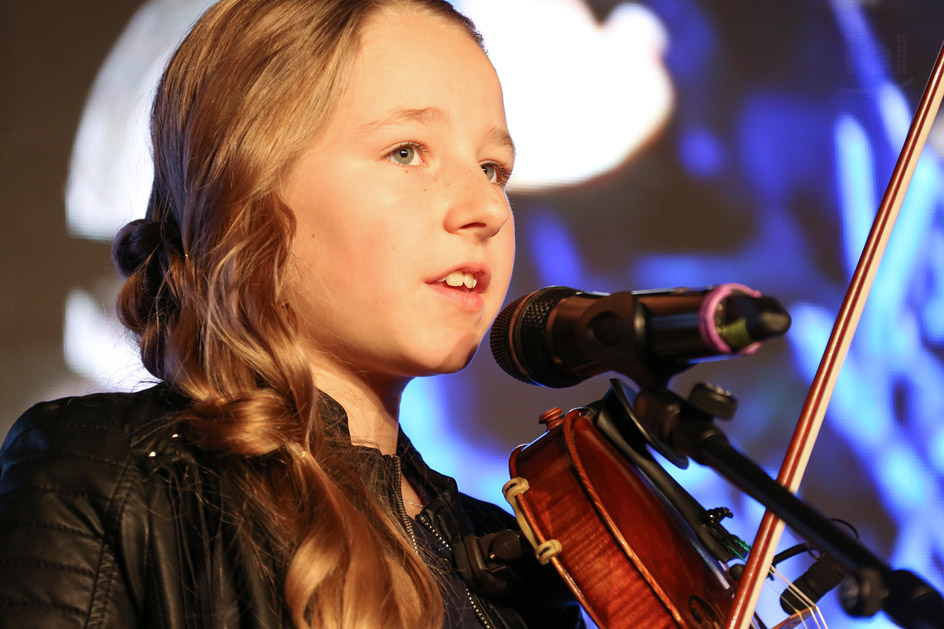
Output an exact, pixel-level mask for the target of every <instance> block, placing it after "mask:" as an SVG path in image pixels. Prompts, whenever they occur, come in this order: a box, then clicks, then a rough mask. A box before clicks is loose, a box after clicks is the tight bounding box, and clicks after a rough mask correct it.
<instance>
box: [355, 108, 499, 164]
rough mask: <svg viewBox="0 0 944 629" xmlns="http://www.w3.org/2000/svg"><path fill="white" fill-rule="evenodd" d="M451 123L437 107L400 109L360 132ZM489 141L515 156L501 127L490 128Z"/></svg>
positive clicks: (367, 123)
mask: <svg viewBox="0 0 944 629" xmlns="http://www.w3.org/2000/svg"><path fill="white" fill-rule="evenodd" d="M451 121H452V118H451V117H450V116H449V114H447V113H446V112H445V111H444V110H443V109H441V108H439V107H422V108H419V109H410V108H400V109H395V110H393V111H392V112H391V113H390V114H389V115H388V116H386V117H384V118H381V119H380V120H374V121H372V122H366V123H364V124H362V125H361V126H360V129H361V131H364V132H367V133H370V132H372V131H376V130H377V129H382V128H383V127H395V126H398V125H402V124H407V123H409V122H420V123H424V124H428V123H431V122H439V123H446V124H448V123H449V122H451ZM486 136H487V137H488V139H489V140H491V141H492V142H495V143H497V144H500V145H501V146H507V147H508V148H510V149H511V152H512V155H517V151H516V150H515V143H514V141H513V140H512V139H511V134H510V133H508V130H507V129H505V128H503V127H492V128H491V129H489V131H488V133H487V134H486Z"/></svg>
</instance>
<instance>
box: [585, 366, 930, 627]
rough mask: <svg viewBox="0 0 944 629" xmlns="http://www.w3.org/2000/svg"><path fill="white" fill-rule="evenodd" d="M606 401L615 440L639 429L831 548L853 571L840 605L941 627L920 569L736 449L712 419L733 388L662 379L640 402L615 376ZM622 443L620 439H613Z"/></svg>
mask: <svg viewBox="0 0 944 629" xmlns="http://www.w3.org/2000/svg"><path fill="white" fill-rule="evenodd" d="M610 382H611V388H610V390H609V391H608V392H607V394H606V396H605V397H604V398H603V400H601V405H600V412H599V415H598V417H597V421H598V428H600V430H602V431H603V432H604V433H606V434H608V435H610V436H611V438H612V437H613V431H616V432H617V433H618V434H619V435H620V437H622V438H621V439H620V438H617V439H616V441H617V442H619V441H623V440H624V439H625V440H626V441H628V442H633V441H634V440H638V437H639V435H640V434H641V435H642V436H643V437H644V438H645V440H646V441H647V442H648V443H649V445H650V446H652V448H653V449H655V450H656V451H657V452H659V453H660V454H662V455H663V456H665V457H666V458H667V459H668V460H669V461H671V462H672V463H673V464H674V465H677V466H679V467H682V468H684V467H687V465H688V458H691V459H692V460H694V461H696V462H697V463H700V464H702V465H705V466H708V467H710V468H712V469H713V470H715V471H716V472H718V473H719V474H720V475H721V476H723V477H724V478H725V479H727V480H728V481H729V482H731V483H732V484H734V485H735V486H736V487H738V488H739V489H740V490H741V491H743V492H744V493H746V494H748V495H749V496H751V497H752V498H754V499H755V500H757V501H758V502H760V503H761V504H763V505H764V506H765V507H767V508H768V509H770V510H771V511H773V512H774V513H776V514H777V516H779V517H780V518H781V519H783V520H784V522H786V523H787V524H788V525H789V526H790V527H791V528H793V530H795V531H796V532H797V533H798V534H800V535H801V536H802V537H804V538H806V539H807V540H809V541H810V542H811V543H813V545H814V546H816V547H817V548H818V549H820V550H821V551H823V552H825V553H827V554H829V555H832V556H833V557H835V558H836V560H837V561H838V562H839V563H840V564H842V566H843V568H845V570H846V572H847V573H848V576H847V578H846V579H845V581H844V582H843V583H842V585H841V586H840V590H839V595H840V600H841V602H842V605H843V608H844V609H845V610H846V612H847V613H848V614H849V615H851V616H863V617H864V616H873V615H875V614H876V613H877V612H878V611H879V610H884V611H885V613H886V614H887V615H888V616H889V617H890V618H891V619H892V620H893V621H894V622H895V623H896V624H897V625H898V626H900V627H906V628H907V629H944V598H942V596H941V593H940V592H938V591H937V590H935V589H934V588H933V587H932V586H931V585H930V584H928V583H927V582H925V581H924V580H923V579H921V578H920V577H919V576H918V575H916V574H914V573H912V572H909V571H906V570H893V569H892V568H890V567H889V566H888V565H887V564H885V562H884V561H882V560H881V559H880V558H879V557H877V556H876V555H875V554H874V553H872V552H871V551H870V550H869V549H867V548H866V547H865V546H863V545H862V544H860V543H859V542H857V541H856V540H854V539H853V538H852V537H850V536H849V534H848V533H847V532H846V531H845V530H843V529H840V528H837V527H836V526H835V525H834V524H833V523H832V522H830V521H829V520H827V519H826V518H825V517H823V516H822V515H821V514H820V513H819V512H818V511H816V510H815V509H813V508H812V507H810V506H809V505H807V504H806V503H804V502H803V501H802V500H800V499H799V498H797V497H796V496H795V495H793V494H792V493H790V492H789V491H787V490H786V489H784V488H783V487H782V486H781V485H780V484H779V483H777V481H776V480H774V479H773V478H771V477H770V476H769V475H768V474H767V473H766V472H765V471H764V470H763V469H762V468H761V467H760V466H758V465H757V464H756V463H754V462H753V461H751V460H750V459H748V458H747V457H745V456H744V455H743V454H741V453H740V452H739V451H738V450H736V449H735V448H734V447H733V446H732V445H731V444H730V442H729V441H728V438H727V437H726V436H725V434H724V433H723V432H722V431H721V430H720V429H719V428H718V427H717V426H716V425H715V423H714V420H715V419H716V418H722V419H730V418H731V417H733V415H734V412H735V411H736V409H737V401H736V400H735V399H734V397H733V396H732V395H731V393H729V392H727V391H724V390H723V389H720V388H719V387H716V386H714V385H710V384H705V383H702V384H699V385H696V387H695V388H694V389H693V390H692V394H691V395H690V396H689V398H688V399H684V398H682V397H680V396H678V395H677V394H675V393H673V392H672V391H669V390H668V389H666V388H664V387H661V386H653V387H647V388H642V389H641V390H640V391H639V392H638V393H636V394H635V400H634V402H635V407H634V406H633V404H631V403H630V402H629V396H628V395H627V393H630V394H631V393H633V391H632V390H631V389H629V388H628V387H627V386H626V385H625V384H624V383H622V382H621V381H619V380H616V379H613V380H611V381H610ZM615 445H617V447H618V448H619V447H620V444H619V443H616V444H615Z"/></svg>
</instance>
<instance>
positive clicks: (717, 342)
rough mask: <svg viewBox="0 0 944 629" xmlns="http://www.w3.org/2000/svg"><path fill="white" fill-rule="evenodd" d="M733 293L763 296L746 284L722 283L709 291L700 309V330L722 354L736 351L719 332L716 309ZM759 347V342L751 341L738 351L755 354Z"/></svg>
mask: <svg viewBox="0 0 944 629" xmlns="http://www.w3.org/2000/svg"><path fill="white" fill-rule="evenodd" d="M733 293H743V294H745V295H749V296H751V297H760V296H761V292H760V291H757V290H754V289H752V288H748V287H747V286H745V285H744V284H721V285H719V286H717V287H715V289H714V290H712V291H711V292H710V293H708V295H707V296H706V297H705V300H704V301H703V302H701V310H699V311H698V332H699V333H700V334H701V339H702V340H703V341H704V342H705V344H706V345H708V346H709V347H712V348H714V349H715V350H716V351H717V352H719V353H721V354H734V353H735V351H734V350H733V349H731V346H730V345H728V344H727V343H725V342H724V339H722V338H721V335H720V334H718V328H717V326H716V325H715V311H716V310H717V308H718V305H719V304H720V303H721V300H723V299H724V298H726V297H729V296H730V295H732V294H733ZM759 347H760V343H759V342H758V343H751V344H750V345H748V346H747V347H745V348H743V349H741V350H740V351H738V352H737V353H738V354H753V353H754V352H756V351H757V349H758V348H759Z"/></svg>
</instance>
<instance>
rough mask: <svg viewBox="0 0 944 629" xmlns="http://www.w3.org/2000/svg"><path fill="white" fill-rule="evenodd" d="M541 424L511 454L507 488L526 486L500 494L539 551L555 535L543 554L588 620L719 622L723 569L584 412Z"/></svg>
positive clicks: (726, 599) (640, 627) (605, 625)
mask: <svg viewBox="0 0 944 629" xmlns="http://www.w3.org/2000/svg"><path fill="white" fill-rule="evenodd" d="M546 415H547V414H546ZM543 420H544V418H542V421H543ZM546 424H547V432H545V434H544V435H542V436H541V437H540V438H538V439H537V440H535V441H534V442H532V443H531V444H528V445H526V446H519V447H518V448H516V449H515V450H514V451H513V452H512V454H511V459H510V461H509V468H510V471H511V477H512V479H513V480H512V481H511V482H510V483H509V486H511V485H512V484H514V483H517V484H518V485H523V486H524V487H526V489H525V490H523V491H521V490H519V491H520V493H517V492H512V493H513V495H511V496H509V492H508V490H507V487H508V486H506V496H509V501H510V502H511V503H512V506H513V507H515V511H516V513H517V514H518V518H519V522H520V523H521V524H522V529H523V530H524V529H526V528H530V529H531V530H530V531H525V534H526V536H531V537H532V540H531V541H532V544H534V545H535V547H536V548H537V547H540V546H541V545H542V544H545V543H547V542H549V540H557V541H558V542H559V544H560V545H559V547H558V548H559V552H558V553H557V554H556V555H554V556H553V557H551V558H550V559H549V561H550V563H552V564H553V565H554V566H555V568H556V569H557V570H558V572H559V573H560V574H561V575H562V576H563V578H564V579H565V581H566V582H567V583H568V585H569V586H570V588H571V589H572V590H573V592H574V594H575V595H576V596H577V599H578V600H579V601H580V603H581V604H582V605H583V607H584V609H585V610H586V611H587V613H588V614H589V615H590V617H591V618H592V619H593V620H594V622H595V623H596V624H597V625H598V626H600V627H601V629H620V628H624V627H625V628H627V629H629V628H633V629H648V628H653V629H654V628H659V629H661V628H666V627H677V628H684V629H720V628H721V627H722V626H723V622H724V619H725V617H726V616H727V614H728V611H729V608H730V606H731V603H732V599H733V597H734V593H735V592H734V588H733V586H732V585H731V584H730V583H729V581H728V580H727V578H726V575H725V573H724V571H723V566H721V565H720V564H719V563H718V562H717V561H716V560H715V559H713V558H712V557H710V556H709V555H708V553H707V552H705V550H704V549H703V548H702V546H701V545H700V544H699V542H698V540H697V539H696V538H695V536H694V535H693V534H692V532H691V530H690V529H689V528H688V527H687V526H686V525H685V524H684V523H683V522H682V521H681V518H680V517H678V515H677V514H676V513H674V512H673V510H672V509H671V508H670V507H669V506H668V505H667V504H666V503H665V501H664V500H663V499H662V498H660V496H659V494H658V492H657V490H655V489H654V488H653V487H652V486H651V484H650V483H649V482H648V481H647V478H646V477H645V476H644V475H643V474H642V473H640V472H639V470H637V469H636V468H635V467H633V466H632V465H631V464H629V463H628V462H627V461H626V459H625V458H624V457H623V456H622V455H621V454H620V453H619V452H618V451H617V450H616V448H614V447H613V445H612V444H611V443H610V442H609V441H608V439H607V437H606V436H605V435H603V434H601V433H600V431H598V430H597V429H596V427H595V426H594V424H593V420H592V419H591V417H590V416H589V415H588V414H587V413H585V412H582V411H581V410H579V409H577V410H573V411H570V412H569V413H568V414H567V415H566V416H564V417H560V413H559V412H558V413H557V416H556V417H555V418H553V419H550V421H546ZM521 479H524V481H526V482H523V481H522V480H521ZM553 552H554V551H550V554H553ZM544 561H545V559H542V562H544Z"/></svg>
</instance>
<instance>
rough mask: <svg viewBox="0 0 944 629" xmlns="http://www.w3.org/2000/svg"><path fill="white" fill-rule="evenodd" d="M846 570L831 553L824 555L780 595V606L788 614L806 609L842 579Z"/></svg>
mask: <svg viewBox="0 0 944 629" xmlns="http://www.w3.org/2000/svg"><path fill="white" fill-rule="evenodd" d="M845 576H846V571H845V569H844V568H843V567H842V564H840V563H839V562H838V561H837V560H836V559H835V558H833V557H832V556H831V555H826V554H824V555H822V556H821V557H820V558H819V559H817V560H816V561H814V562H813V564H812V565H811V566H810V567H809V569H807V571H806V572H804V573H803V574H802V575H801V576H800V578H798V579H797V580H796V581H794V582H793V587H790V588H787V589H786V590H784V591H783V594H781V595H780V607H781V608H782V609H783V611H785V612H787V613H788V614H794V613H796V612H798V611H800V610H803V609H806V608H808V607H810V606H812V605H813V603H815V602H816V601H818V600H819V599H821V598H822V597H823V595H824V594H826V592H828V591H830V590H831V589H833V588H834V587H836V586H837V585H839V583H840V582H841V581H842V579H843V577H845Z"/></svg>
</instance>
